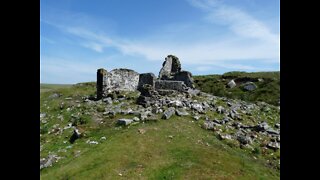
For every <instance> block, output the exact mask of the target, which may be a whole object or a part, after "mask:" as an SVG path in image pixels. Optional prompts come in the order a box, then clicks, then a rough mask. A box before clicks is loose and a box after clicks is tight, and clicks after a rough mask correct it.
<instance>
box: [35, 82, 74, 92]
mask: <svg viewBox="0 0 320 180" xmlns="http://www.w3.org/2000/svg"><path fill="white" fill-rule="evenodd" d="M71 86H72V85H71V84H44V83H40V93H41V92H47V91H52V90H56V89H60V88H70V87H71Z"/></svg>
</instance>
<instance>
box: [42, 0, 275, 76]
mask: <svg viewBox="0 0 320 180" xmlns="http://www.w3.org/2000/svg"><path fill="white" fill-rule="evenodd" d="M187 2H188V3H189V4H190V5H191V6H192V7H194V8H198V9H200V10H201V11H203V12H204V16H203V19H201V20H202V21H200V22H198V23H192V22H187V23H180V22H177V23H176V24H170V25H168V26H164V27H163V28H162V29H160V30H159V29H158V30H156V31H154V33H149V34H146V35H145V37H143V38H141V37H140V38H136V39H133V38H132V37H125V36H121V37H118V36H116V35H115V34H111V33H109V32H106V31H104V32H102V31H97V29H99V28H97V27H95V26H94V23H92V22H91V19H90V18H88V17H87V16H85V15H79V14H77V15H72V13H70V12H69V14H71V15H68V16H65V15H64V17H65V18H58V20H55V21H54V18H53V19H46V18H42V19H41V22H42V23H46V24H47V25H50V26H53V27H56V28H58V29H59V30H61V31H62V32H64V33H66V34H68V35H72V36H74V37H77V38H79V42H81V43H79V44H78V45H80V46H82V47H84V48H88V49H91V50H93V51H94V52H97V53H99V54H101V53H104V52H105V51H106V50H107V49H108V48H113V49H115V50H117V51H118V52H120V53H119V54H122V55H123V56H125V57H128V56H134V57H142V59H144V60H149V61H163V59H164V57H165V56H166V55H168V54H175V55H177V56H178V57H179V58H180V59H181V61H182V63H183V64H186V65H197V66H195V67H196V68H195V70H196V71H203V72H204V71H209V70H211V67H212V66H215V67H221V68H224V69H227V70H235V69H237V70H248V71H251V70H257V69H261V70H264V68H263V67H260V68H258V67H257V66H255V63H256V62H259V63H266V64H269V66H268V67H270V64H279V35H278V34H276V33H273V32H272V31H271V30H270V29H269V28H268V26H267V25H266V24H265V23H264V22H263V21H261V20H259V19H257V18H255V17H254V16H253V15H250V13H248V12H245V11H244V10H242V9H240V8H237V7H234V6H230V5H227V4H225V2H224V1H218V0H188V1H187ZM55 14H57V13H55ZM54 17H56V16H54ZM68 17H77V18H76V19H77V21H74V22H72V23H70V22H71V20H68ZM72 19H73V18H72ZM199 23H202V27H204V28H203V29H204V31H205V32H206V33H207V34H206V35H205V36H203V37H201V36H200V35H201V34H200V35H199V38H192V35H193V34H194V32H197V30H199V26H198V25H199ZM216 26H219V27H220V26H221V27H226V30H228V31H227V32H226V33H224V34H223V37H220V38H218V39H217V36H216V35H215V34H214V33H211V31H212V30H213V29H214V28H215V27H216ZM175 27H176V28H175ZM106 29H107V28H106ZM181 32H183V33H181ZM171 37H174V38H171ZM183 37H188V38H186V39H184V38H183ZM181 42H183V43H181ZM49 59H50V58H49ZM65 61H67V60H66V59H60V60H57V59H55V60H52V59H51V60H50V61H46V63H45V64H44V65H43V66H44V70H45V71H48V72H52V73H53V72H59V69H61V68H62V69H63V71H64V72H65V71H69V70H70V71H76V72H74V73H89V72H91V73H92V72H95V68H96V66H89V67H88V66H87V64H81V63H80V64H79V63H72V64H68V63H66V62H65ZM242 62H252V63H251V64H250V63H249V64H250V65H244V64H242ZM47 63H49V64H47ZM60 63H62V64H63V66H62V67H60ZM246 64H248V63H246ZM74 66H76V67H77V68H73V67H74ZM265 69H267V68H265ZM73 75H75V74H73ZM70 76H72V75H70Z"/></svg>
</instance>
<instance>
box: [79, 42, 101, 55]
mask: <svg viewBox="0 0 320 180" xmlns="http://www.w3.org/2000/svg"><path fill="white" fill-rule="evenodd" d="M81 45H82V46H83V47H86V48H89V49H92V50H94V51H96V52H99V53H101V52H103V47H104V45H102V44H98V43H95V42H84V43H82V44H81Z"/></svg>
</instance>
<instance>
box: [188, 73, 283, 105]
mask: <svg viewBox="0 0 320 180" xmlns="http://www.w3.org/2000/svg"><path fill="white" fill-rule="evenodd" d="M194 80H195V84H196V87H197V88H199V89H200V90H201V91H203V92H207V93H211V94H213V95H215V96H222V97H228V98H232V99H241V100H244V101H250V102H257V101H264V102H267V103H269V104H272V105H279V104H280V72H279V71H277V72H254V73H246V72H236V71H235V72H228V73H225V74H223V75H204V76H194ZM231 80H234V81H235V82H236V84H237V85H236V87H234V88H229V87H228V86H227V84H228V82H230V81H231ZM246 82H253V83H254V84H255V85H256V86H257V89H255V90H253V91H246V90H244V89H243V84H244V83H246Z"/></svg>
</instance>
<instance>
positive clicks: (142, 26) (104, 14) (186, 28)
mask: <svg viewBox="0 0 320 180" xmlns="http://www.w3.org/2000/svg"><path fill="white" fill-rule="evenodd" d="M279 31H280V10H279V0H161V1H160V0H94V1H89V0H41V1H40V82H41V83H59V84H64V83H66V84H69V83H78V82H87V81H95V80H96V70H97V69H98V68H105V69H106V70H108V71H110V70H112V69H115V68H129V69H133V70H135V71H137V72H139V73H145V72H152V73H154V74H155V75H156V76H157V75H158V73H159V70H160V68H161V65H162V63H163V61H164V58H165V57H166V56H167V55H169V54H173V55H176V56H178V57H179V59H180V61H181V64H182V69H183V70H187V71H190V72H192V74H194V75H200V74H222V73H224V72H228V71H247V72H254V71H279V70H280V32H279Z"/></svg>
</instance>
